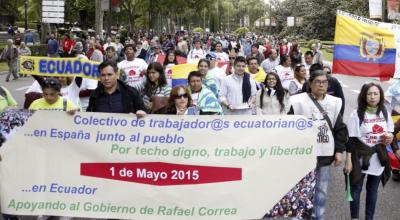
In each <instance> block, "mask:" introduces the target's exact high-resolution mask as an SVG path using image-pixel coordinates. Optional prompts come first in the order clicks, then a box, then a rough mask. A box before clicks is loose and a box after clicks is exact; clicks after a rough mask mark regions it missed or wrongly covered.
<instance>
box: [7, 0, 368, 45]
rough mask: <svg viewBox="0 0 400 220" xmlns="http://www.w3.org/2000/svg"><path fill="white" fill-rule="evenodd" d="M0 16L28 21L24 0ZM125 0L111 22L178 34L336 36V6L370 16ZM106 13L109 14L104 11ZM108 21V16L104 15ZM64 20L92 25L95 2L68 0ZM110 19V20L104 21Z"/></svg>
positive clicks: (288, 0) (193, 0) (355, 4)
mask: <svg viewBox="0 0 400 220" xmlns="http://www.w3.org/2000/svg"><path fill="white" fill-rule="evenodd" d="M1 2H2V3H1V7H0V14H2V15H15V17H16V19H17V20H19V21H23V19H24V17H25V16H24V2H25V1H24V0H1ZM28 2H29V3H28V19H29V21H37V20H40V12H41V9H40V2H41V0H28ZM268 2H269V4H266V3H265V1H264V0H123V1H122V5H121V7H120V9H121V10H120V12H118V13H113V16H112V22H113V25H116V24H121V25H123V26H125V27H127V29H128V30H129V31H130V32H134V31H137V30H139V29H143V28H144V29H153V30H154V31H156V32H162V31H165V32H169V33H171V32H174V31H176V30H179V29H180V28H181V26H183V27H184V29H186V30H191V29H193V28H195V27H201V28H203V29H205V28H209V29H210V30H211V31H213V32H216V31H228V32H230V31H232V30H236V29H238V28H240V27H244V26H245V24H244V23H245V22H244V21H245V20H247V18H248V19H249V26H247V28H248V29H250V30H256V31H258V32H260V33H268V34H274V35H278V36H298V37H302V38H307V39H313V38H318V39H332V38H333V34H334V27H335V20H336V10H337V9H340V10H344V11H347V12H350V13H353V14H357V15H360V16H365V17H367V16H368V1H366V0H283V1H282V0H270V1H268ZM105 13H106V14H107V12H105ZM288 16H294V17H302V18H303V24H302V25H301V26H295V27H288V26H287V25H286V23H287V21H286V19H287V17H288ZM264 18H276V21H277V26H276V27H263V26H261V27H260V28H256V27H255V25H254V24H255V21H256V20H258V19H260V21H263V20H264ZM104 19H107V16H104ZM65 20H66V21H68V22H70V23H75V22H77V23H79V24H80V25H82V26H83V27H84V28H85V27H86V26H87V27H93V25H94V22H95V4H94V1H88V0H65ZM105 23H106V22H105Z"/></svg>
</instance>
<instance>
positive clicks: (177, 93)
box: [157, 85, 196, 115]
mask: <svg viewBox="0 0 400 220" xmlns="http://www.w3.org/2000/svg"><path fill="white" fill-rule="evenodd" d="M157 113H162V114H167V115H195V114H196V109H195V107H193V106H192V98H191V97H190V93H189V89H188V88H187V87H185V86H183V85H178V86H175V87H174V88H173V89H172V90H171V94H170V96H169V99H168V104H167V107H166V108H164V109H163V110H160V111H159V112H157Z"/></svg>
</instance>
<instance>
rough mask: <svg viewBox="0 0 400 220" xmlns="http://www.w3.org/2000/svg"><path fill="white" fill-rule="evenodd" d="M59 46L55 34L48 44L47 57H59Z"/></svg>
mask: <svg viewBox="0 0 400 220" xmlns="http://www.w3.org/2000/svg"><path fill="white" fill-rule="evenodd" d="M59 46H60V45H59V44H58V41H57V39H55V36H54V34H51V35H50V39H49V41H48V42H47V56H49V57H58V47H59Z"/></svg>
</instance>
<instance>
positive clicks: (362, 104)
mask: <svg viewBox="0 0 400 220" xmlns="http://www.w3.org/2000/svg"><path fill="white" fill-rule="evenodd" d="M373 86H375V87H377V88H378V90H379V103H378V110H377V111H376V115H377V116H379V114H380V113H381V112H383V115H384V116H385V120H387V113H386V112H385V111H386V108H385V105H384V103H385V101H384V98H385V97H384V93H383V89H382V87H381V86H380V85H379V84H377V83H374V82H370V83H366V84H364V85H363V86H362V87H361V91H360V94H359V95H358V98H357V102H358V107H357V115H358V118H359V119H360V125H361V124H362V122H363V121H364V116H365V111H366V109H367V106H368V104H367V94H368V90H369V89H370V88H371V87H373Z"/></svg>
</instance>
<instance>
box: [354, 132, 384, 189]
mask: <svg viewBox="0 0 400 220" xmlns="http://www.w3.org/2000/svg"><path fill="white" fill-rule="evenodd" d="M346 150H347V152H350V153H351V162H352V164H353V169H352V171H351V173H350V183H351V184H352V185H353V184H356V183H357V182H358V181H359V180H360V178H361V171H362V170H368V167H369V160H370V159H371V156H372V154H374V153H377V155H378V159H379V161H380V162H381V165H382V166H384V167H385V170H384V171H383V175H382V179H381V180H382V184H383V186H385V184H386V182H387V181H388V180H389V178H390V173H391V168H390V163H389V160H388V155H387V151H386V146H385V145H383V144H377V145H375V146H373V147H369V146H367V145H365V144H364V143H362V142H361V141H360V140H359V139H358V138H356V137H351V138H349V141H348V142H347V144H346ZM360 160H361V164H360Z"/></svg>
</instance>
